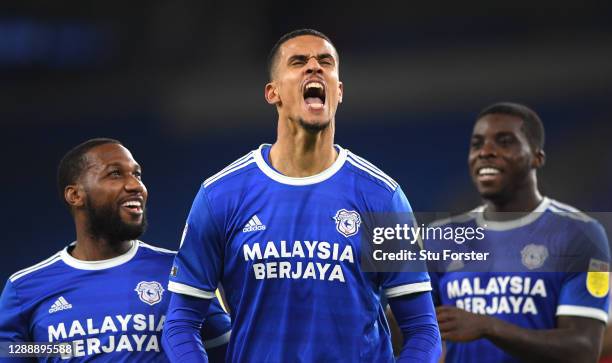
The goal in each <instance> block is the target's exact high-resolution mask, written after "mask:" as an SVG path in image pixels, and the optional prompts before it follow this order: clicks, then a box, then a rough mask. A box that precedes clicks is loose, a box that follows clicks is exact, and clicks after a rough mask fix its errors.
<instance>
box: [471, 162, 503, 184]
mask: <svg viewBox="0 0 612 363" xmlns="http://www.w3.org/2000/svg"><path fill="white" fill-rule="evenodd" d="M500 174H501V170H500V169H498V168H495V167H491V166H486V167H481V168H478V169H477V170H476V177H477V178H478V180H480V181H487V180H493V179H496V178H497V177H499V176H500Z"/></svg>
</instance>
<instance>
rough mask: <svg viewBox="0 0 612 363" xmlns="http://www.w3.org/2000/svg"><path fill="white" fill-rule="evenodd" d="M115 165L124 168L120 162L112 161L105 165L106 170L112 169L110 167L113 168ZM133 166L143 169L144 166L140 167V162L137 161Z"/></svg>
mask: <svg viewBox="0 0 612 363" xmlns="http://www.w3.org/2000/svg"><path fill="white" fill-rule="evenodd" d="M113 167H117V168H122V167H123V164H121V163H118V162H114V163H110V164H107V165H106V166H105V167H104V170H106V169H110V168H113ZM133 167H134V168H135V169H138V170H141V169H142V168H141V167H140V164H138V163H135V164H134V165H133Z"/></svg>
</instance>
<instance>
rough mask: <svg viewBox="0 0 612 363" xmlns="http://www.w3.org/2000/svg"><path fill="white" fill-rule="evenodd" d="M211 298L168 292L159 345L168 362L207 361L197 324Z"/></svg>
mask: <svg viewBox="0 0 612 363" xmlns="http://www.w3.org/2000/svg"><path fill="white" fill-rule="evenodd" d="M210 302H211V300H207V299H200V298H195V297H190V296H186V295H182V294H175V293H173V294H172V297H171V298H170V304H169V306H168V314H167V316H166V322H165V323H164V330H163V334H162V345H163V347H164V351H165V353H166V355H167V356H168V359H170V361H171V362H208V358H207V356H206V351H205V350H204V345H203V343H202V338H201V337H200V328H201V327H202V321H203V320H204V316H205V312H206V311H207V310H208V306H209V304H210Z"/></svg>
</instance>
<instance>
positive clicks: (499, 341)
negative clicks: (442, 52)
mask: <svg viewBox="0 0 612 363" xmlns="http://www.w3.org/2000/svg"><path fill="white" fill-rule="evenodd" d="M543 146H544V128H543V125H542V122H541V120H540V118H539V117H538V116H537V114H536V113H535V112H534V111H532V110H531V109H529V108H527V107H526V106H523V105H519V104H514V103H498V104H494V105H491V106H489V107H487V108H486V109H484V110H483V111H482V112H481V113H480V114H479V116H478V118H477V121H476V123H475V125H474V129H473V132H472V138H471V142H470V151H469V158H468V164H469V171H470V175H471V177H472V179H473V182H474V184H475V186H476V188H477V190H478V192H479V194H480V196H481V197H482V199H483V201H484V205H483V206H481V207H479V208H476V209H475V210H473V211H471V212H469V213H467V214H464V215H462V216H458V217H454V218H450V219H447V220H444V221H439V222H436V223H434V224H432V225H431V226H430V227H441V228H447V227H451V228H452V229H453V230H454V231H458V230H459V229H458V228H463V230H465V229H466V228H469V227H471V228H474V229H475V228H482V230H483V231H484V232H483V234H484V238H483V239H474V240H472V241H467V242H465V243H463V244H459V243H458V242H457V241H454V242H453V241H450V242H449V241H446V242H444V243H442V242H441V241H435V240H434V241H426V248H430V249H438V248H440V249H443V248H450V249H451V250H453V251H455V252H468V251H479V252H489V253H490V257H489V258H488V259H487V260H482V261H449V260H446V261H440V262H437V263H430V274H431V277H432V285H433V290H434V300H435V303H436V305H437V308H436V313H437V318H438V323H439V326H440V332H441V335H442V338H443V340H445V342H446V362H447V363H452V362H479V363H486V362H495V363H499V362H572V363H580V362H596V361H597V357H598V355H599V351H600V346H601V341H602V334H603V331H604V328H605V324H606V322H607V319H608V314H607V310H608V304H609V303H608V301H609V297H608V290H609V288H608V286H609V280H608V275H609V273H608V271H609V254H610V252H609V247H608V242H607V238H606V235H605V231H604V230H603V228H602V227H601V225H600V224H599V223H598V222H597V221H595V220H594V219H592V218H590V217H588V216H586V215H585V214H583V213H581V212H579V211H577V210H576V209H575V208H572V207H570V206H568V205H566V204H563V203H560V202H557V201H555V200H553V199H550V198H547V197H544V196H542V195H541V193H540V192H539V190H538V183H537V170H538V169H540V168H541V167H542V166H543V165H544V162H545V154H544V151H543Z"/></svg>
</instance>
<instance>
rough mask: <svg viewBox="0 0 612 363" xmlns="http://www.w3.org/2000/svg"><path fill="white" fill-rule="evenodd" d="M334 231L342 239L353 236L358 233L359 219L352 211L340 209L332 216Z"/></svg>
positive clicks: (357, 214)
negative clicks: (339, 234)
mask: <svg viewBox="0 0 612 363" xmlns="http://www.w3.org/2000/svg"><path fill="white" fill-rule="evenodd" d="M334 220H335V221H336V230H337V231H338V232H340V233H341V234H342V235H343V236H344V237H350V236H354V235H356V234H357V232H359V226H360V225H361V217H360V216H359V213H357V212H355V211H354V210H346V209H340V210H339V211H338V212H336V215H335V216H334Z"/></svg>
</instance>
